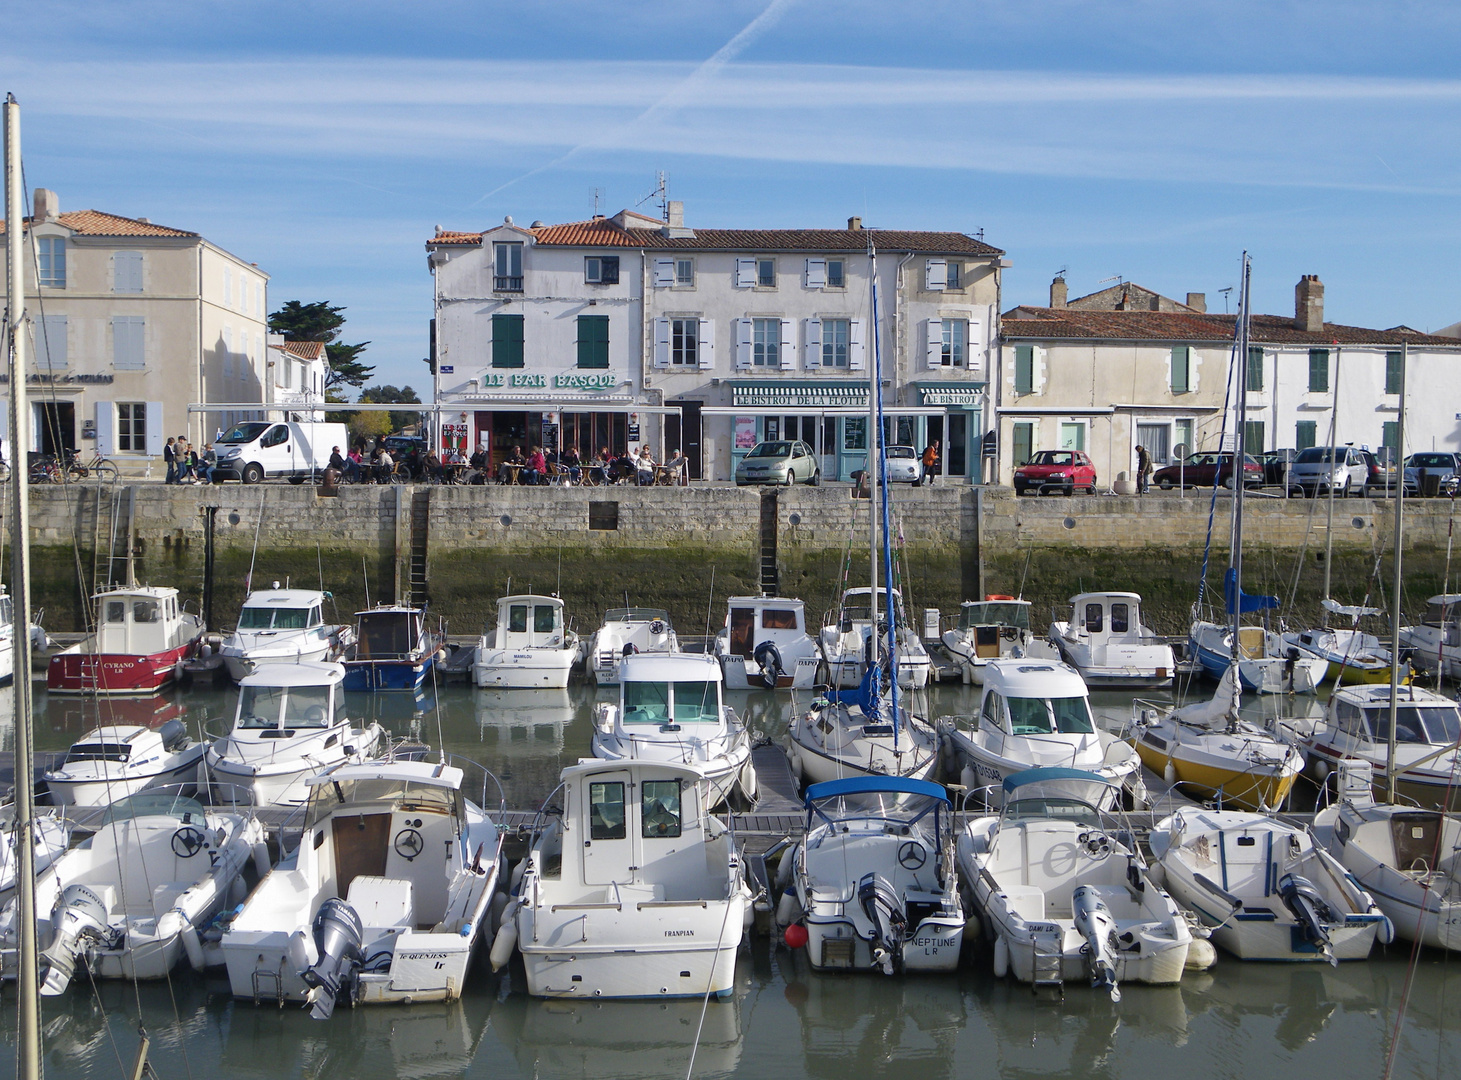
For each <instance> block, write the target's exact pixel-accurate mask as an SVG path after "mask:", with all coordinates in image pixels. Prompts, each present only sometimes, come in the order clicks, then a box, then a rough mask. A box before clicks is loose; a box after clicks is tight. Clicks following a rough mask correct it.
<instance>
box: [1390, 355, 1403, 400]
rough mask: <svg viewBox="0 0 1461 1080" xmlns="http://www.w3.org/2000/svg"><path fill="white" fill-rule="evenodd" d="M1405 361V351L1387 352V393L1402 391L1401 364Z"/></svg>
mask: <svg viewBox="0 0 1461 1080" xmlns="http://www.w3.org/2000/svg"><path fill="white" fill-rule="evenodd" d="M1404 362H1405V359H1404V353H1398V352H1387V353H1386V354H1385V393H1387V394H1398V393H1400V365H1401V364H1403V363H1404Z"/></svg>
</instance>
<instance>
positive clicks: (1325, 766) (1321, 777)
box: [1314, 757, 1329, 784]
mask: <svg viewBox="0 0 1461 1080" xmlns="http://www.w3.org/2000/svg"><path fill="white" fill-rule="evenodd" d="M1328 776H1329V762H1327V761H1325V760H1324V759H1323V758H1320V757H1316V758H1315V759H1314V779H1315V780H1317V781H1319V783H1321V784H1322V783H1324V781H1325V780H1326V779H1327V778H1328Z"/></svg>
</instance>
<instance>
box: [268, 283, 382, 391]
mask: <svg viewBox="0 0 1461 1080" xmlns="http://www.w3.org/2000/svg"><path fill="white" fill-rule="evenodd" d="M344 310H345V309H344V308H343V307H337V306H335V305H332V304H331V303H330V302H329V301H328V300H317V301H315V302H314V303H312V304H301V303H300V302H299V301H298V300H290V301H287V302H286V303H285V304H284V306H283V307H281V308H280V309H279V310H278V311H276V312H274V313H273V314H272V315H270V316H269V329H270V330H272V331H273V332H274V333H276V334H283V335H284V340H285V341H321V342H324V345H325V356H326V358H327V359H328V360H329V368H330V369H329V371H328V372H327V373H326V375H325V389H327V390H328V389H329V388H330V387H332V386H338V385H341V384H345V385H349V386H364V385H365V382H366V380H367V379H369V378H370V375H371V372H373V371H375V368H374V367H373V366H372V365H370V364H362V363H361V362H360V354H361V353H362V352H363V351H364V350H365V347H366V346H367V345H369V344H370V342H368V341H362V342H361V343H360V344H359V345H341V344H339V343H338V342H336V341H335V339H336V338H337V337H339V336H340V329H341V327H343V326H344V325H345V316H344V315H342V314H341V312H343V311H344Z"/></svg>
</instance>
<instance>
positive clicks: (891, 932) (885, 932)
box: [857, 874, 908, 975]
mask: <svg viewBox="0 0 1461 1080" xmlns="http://www.w3.org/2000/svg"><path fill="white" fill-rule="evenodd" d="M857 902H858V903H859V904H861V905H862V910H863V913H864V914H866V915H867V917H868V919H869V921H870V922H871V923H872V924H873V941H872V953H873V963H875V964H877V965H878V966H879V967H881V968H882V969H883V974H884V975H891V974H893V963H894V961H895V960H898V959H901V958H902V955H903V941H904V939H905V938H907V936H908V917H907V915H906V914H905V913H904V911H903V905H902V904H901V903H900V902H899V900H898V894H897V893H895V892H894V891H893V887H892V886H891V885H889V884H888V883H887V881H885V880H884V879H883V878H881V877H879V876H878V875H877V874H867V875H865V876H864V877H863V879H862V880H861V881H860V882H858V884H857Z"/></svg>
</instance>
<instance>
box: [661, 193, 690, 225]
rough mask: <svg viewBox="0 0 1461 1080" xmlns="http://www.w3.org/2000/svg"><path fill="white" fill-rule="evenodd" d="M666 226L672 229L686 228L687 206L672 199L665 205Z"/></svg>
mask: <svg viewBox="0 0 1461 1080" xmlns="http://www.w3.org/2000/svg"><path fill="white" fill-rule="evenodd" d="M665 224H666V225H668V226H669V227H670V228H672V229H683V228H684V227H685V204H684V203H683V202H681V201H680V200H679V199H671V200H670V201H669V202H667V203H666V204H665Z"/></svg>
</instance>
